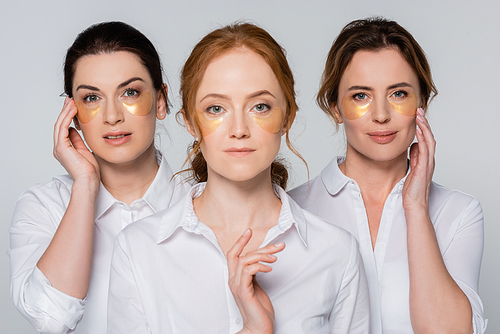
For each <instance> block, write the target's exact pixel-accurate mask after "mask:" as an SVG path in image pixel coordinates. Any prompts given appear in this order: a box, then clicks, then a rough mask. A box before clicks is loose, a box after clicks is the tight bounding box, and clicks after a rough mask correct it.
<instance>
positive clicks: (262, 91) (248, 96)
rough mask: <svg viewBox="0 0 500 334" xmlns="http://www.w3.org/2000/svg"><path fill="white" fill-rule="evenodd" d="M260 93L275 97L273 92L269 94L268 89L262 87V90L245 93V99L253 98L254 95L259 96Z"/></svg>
mask: <svg viewBox="0 0 500 334" xmlns="http://www.w3.org/2000/svg"><path fill="white" fill-rule="evenodd" d="M262 95H271V96H272V97H274V98H276V97H275V96H274V95H273V94H271V92H270V91H268V90H265V89H263V90H259V91H258V92H255V93H253V94H250V95H247V99H253V98H255V97H259V96H262Z"/></svg>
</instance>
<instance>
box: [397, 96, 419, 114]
mask: <svg viewBox="0 0 500 334" xmlns="http://www.w3.org/2000/svg"><path fill="white" fill-rule="evenodd" d="M391 105H392V109H394V110H395V111H396V112H397V113H398V114H401V115H403V116H414V115H415V114H416V113H417V108H418V98H417V96H416V95H415V94H408V96H407V97H406V99H404V101H401V102H395V101H391Z"/></svg>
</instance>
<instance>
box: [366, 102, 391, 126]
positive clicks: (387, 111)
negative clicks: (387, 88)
mask: <svg viewBox="0 0 500 334" xmlns="http://www.w3.org/2000/svg"><path fill="white" fill-rule="evenodd" d="M370 109H372V110H371V115H372V121H374V122H377V123H387V122H389V121H390V120H391V109H392V107H391V104H390V103H389V101H387V99H385V98H378V99H377V101H374V103H372V105H371V106H370Z"/></svg>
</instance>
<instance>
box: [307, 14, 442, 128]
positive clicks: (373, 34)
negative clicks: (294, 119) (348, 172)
mask: <svg viewBox="0 0 500 334" xmlns="http://www.w3.org/2000/svg"><path fill="white" fill-rule="evenodd" d="M386 48H394V49H397V50H398V51H399V52H400V53H401V55H402V56H403V58H404V59H405V60H406V61H407V62H408V64H409V65H410V66H411V67H412V69H413V70H414V71H415V73H416V75H417V77H418V81H419V84H420V102H421V106H422V108H423V109H424V110H427V106H428V105H429V103H430V101H431V100H432V98H434V97H435V96H436V95H437V93H438V92H437V89H436V86H435V85H434V82H433V80H432V74H431V69H430V66H429V63H428V62H427V58H426V56H425V53H424V51H423V50H422V48H421V47H420V45H419V44H418V43H417V41H416V40H415V39H414V38H413V36H412V35H411V34H410V33H409V32H408V31H406V30H405V29H404V28H403V27H402V26H400V25H399V24H398V23H397V22H395V21H389V20H387V19H384V18H381V17H372V18H368V19H364V20H356V21H352V22H351V23H349V24H347V25H346V26H345V27H344V28H343V29H342V31H341V32H340V34H339V35H338V36H337V39H335V41H334V42H333V45H332V47H331V49H330V52H329V53H328V58H327V60H326V64H325V70H324V72H323V76H322V78H321V85H320V89H319V92H318V95H317V98H316V102H317V103H318V105H319V107H320V108H321V109H322V110H323V111H324V112H325V113H326V114H327V115H328V116H330V117H332V118H333V119H334V120H335V123H338V120H337V119H336V118H335V116H334V115H333V112H332V110H331V109H332V106H335V105H336V104H337V102H338V89H339V84H340V80H341V79H342V75H343V74H344V71H345V69H346V68H347V66H348V65H349V63H350V62H351V60H352V57H353V56H354V54H355V53H356V52H358V51H360V50H364V51H379V50H382V49H386Z"/></svg>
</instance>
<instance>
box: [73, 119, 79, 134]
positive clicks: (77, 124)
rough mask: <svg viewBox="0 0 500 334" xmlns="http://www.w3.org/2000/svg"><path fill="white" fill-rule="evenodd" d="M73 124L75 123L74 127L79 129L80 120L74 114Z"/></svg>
mask: <svg viewBox="0 0 500 334" xmlns="http://www.w3.org/2000/svg"><path fill="white" fill-rule="evenodd" d="M73 124H74V125H75V128H76V129H77V130H78V131H80V130H81V128H80V121H79V120H78V118H77V117H76V116H75V117H73Z"/></svg>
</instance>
